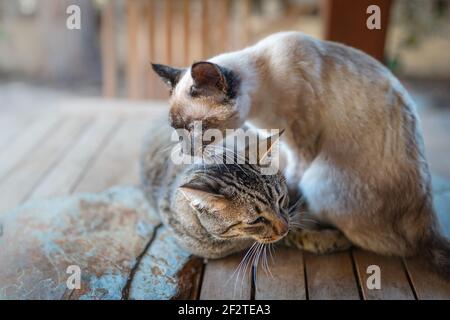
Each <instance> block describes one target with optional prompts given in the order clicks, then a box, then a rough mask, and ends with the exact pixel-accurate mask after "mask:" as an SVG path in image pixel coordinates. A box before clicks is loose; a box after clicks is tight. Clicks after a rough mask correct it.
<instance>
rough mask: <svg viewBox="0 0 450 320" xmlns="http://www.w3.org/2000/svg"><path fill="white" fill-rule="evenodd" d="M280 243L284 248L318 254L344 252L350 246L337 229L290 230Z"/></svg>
mask: <svg viewBox="0 0 450 320" xmlns="http://www.w3.org/2000/svg"><path fill="white" fill-rule="evenodd" d="M282 241H283V244H284V245H286V246H289V247H294V248H298V249H301V250H305V251H308V252H312V253H318V254H326V253H332V252H339V251H345V250H347V249H349V248H350V247H351V246H352V244H351V242H350V241H349V240H348V239H347V238H346V237H345V236H344V234H343V233H342V232H341V231H339V230H337V229H317V230H307V229H299V230H291V231H289V233H288V234H287V236H286V237H285V238H284V239H283V240H282Z"/></svg>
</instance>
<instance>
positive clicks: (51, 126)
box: [0, 115, 64, 181]
mask: <svg viewBox="0 0 450 320" xmlns="http://www.w3.org/2000/svg"><path fill="white" fill-rule="evenodd" d="M63 122H64V120H63V119H62V118H61V117H60V116H53V115H48V116H47V115H46V116H43V117H42V118H41V119H39V121H36V122H34V123H33V124H32V125H31V126H30V127H29V128H27V129H26V131H25V132H24V133H22V134H21V135H20V136H19V137H18V138H17V139H16V141H14V143H11V144H9V145H8V146H6V147H5V148H4V149H3V150H2V157H0V181H2V180H3V179H5V177H6V176H7V174H8V173H9V172H11V170H12V169H13V168H14V167H15V166H16V165H17V163H18V162H19V161H20V160H22V159H23V158H25V157H26V155H27V154H29V153H30V152H31V151H32V150H33V148H35V147H36V146H39V145H40V143H41V142H42V141H45V139H46V138H47V137H48V135H50V134H52V133H53V132H55V131H56V130H57V128H58V126H60V125H62V124H63ZM3 154H7V155H8V156H7V157H5V156H3Z"/></svg>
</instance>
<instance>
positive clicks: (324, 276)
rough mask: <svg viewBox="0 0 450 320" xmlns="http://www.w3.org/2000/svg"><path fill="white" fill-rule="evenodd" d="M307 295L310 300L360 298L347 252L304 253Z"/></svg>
mask: <svg viewBox="0 0 450 320" xmlns="http://www.w3.org/2000/svg"><path fill="white" fill-rule="evenodd" d="M304 257H305V263H306V278H307V283H308V297H309V299H311V300H319V299H324V300H341V299H342V300H355V299H360V296H359V293H358V283H357V279H356V277H355V274H354V270H353V266H352V259H351V255H350V253H349V252H339V253H334V254H329V255H314V254H309V253H308V254H305V255H304Z"/></svg>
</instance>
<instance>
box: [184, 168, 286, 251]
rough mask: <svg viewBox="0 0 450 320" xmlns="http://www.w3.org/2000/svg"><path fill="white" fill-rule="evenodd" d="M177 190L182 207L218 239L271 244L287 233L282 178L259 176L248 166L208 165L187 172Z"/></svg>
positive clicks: (257, 170)
mask: <svg viewBox="0 0 450 320" xmlns="http://www.w3.org/2000/svg"><path fill="white" fill-rule="evenodd" d="M188 176H189V177H190V181H189V182H188V183H186V184H184V185H183V186H181V187H180V188H179V189H178V192H180V193H181V194H182V197H180V198H182V199H184V201H186V202H187V203H185V205H186V206H190V207H191V208H192V209H194V210H195V211H196V213H197V217H198V219H199V222H200V223H201V225H202V226H203V228H204V229H206V230H207V231H208V233H209V234H211V235H213V236H214V237H216V238H218V239H249V240H250V239H253V240H256V241H258V242H261V243H271V242H275V241H278V240H280V239H281V238H283V237H284V236H285V235H286V234H287V232H288V230H289V216H288V202H289V199H288V191H287V186H286V184H285V182H284V177H283V176H282V175H281V174H280V173H278V174H275V175H262V174H261V173H260V168H259V167H258V166H256V165H251V164H241V165H238V164H228V165H225V164H223V165H210V166H206V167H204V166H200V167H196V168H193V169H192V170H191V171H190V172H188Z"/></svg>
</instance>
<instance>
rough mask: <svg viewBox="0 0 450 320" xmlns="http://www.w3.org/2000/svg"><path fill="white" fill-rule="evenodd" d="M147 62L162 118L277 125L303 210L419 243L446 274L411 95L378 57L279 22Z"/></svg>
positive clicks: (448, 260)
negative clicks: (179, 62)
mask: <svg viewBox="0 0 450 320" xmlns="http://www.w3.org/2000/svg"><path fill="white" fill-rule="evenodd" d="M153 68H154V70H155V71H156V72H157V73H158V74H159V75H160V76H161V77H162V78H163V79H164V80H165V81H166V82H167V83H168V84H169V86H170V88H171V91H172V93H171V97H170V104H171V109H170V122H171V125H172V126H173V127H175V128H180V127H182V128H187V129H190V128H191V125H192V123H193V122H194V121H196V120H200V121H203V127H204V129H207V128H219V129H222V130H223V129H226V128H238V127H241V126H243V125H244V123H245V122H247V121H248V122H250V123H251V124H252V125H254V126H256V127H258V128H264V129H270V128H283V129H285V130H286V131H285V134H284V142H285V152H286V154H287V155H288V165H287V167H286V168H285V175H286V176H287V179H288V182H289V185H290V187H291V188H293V189H295V190H298V191H299V192H300V193H301V194H302V195H303V197H304V198H305V200H306V203H307V210H308V214H307V216H308V218H311V217H313V218H314V219H315V220H317V221H318V222H319V223H321V224H324V225H328V226H332V227H335V228H337V229H339V230H340V231H341V232H342V233H343V234H344V235H345V236H346V237H347V238H348V239H349V240H350V241H351V242H352V243H353V244H354V245H356V246H359V247H361V248H363V249H367V250H371V251H373V252H376V253H380V254H386V255H395V256H402V257H406V256H412V255H426V256H427V257H428V258H429V259H430V260H431V261H432V263H433V264H434V265H435V266H437V267H438V268H439V270H440V271H442V272H444V273H446V274H447V275H450V245H449V242H448V241H447V240H446V239H444V238H443V237H442V236H441V235H440V234H439V232H438V227H437V218H436V216H435V212H434V209H433V204H432V193H431V181H430V174H429V169H428V165H427V162H426V159H425V155H424V147H423V141H422V135H421V131H420V124H419V120H418V117H417V115H416V111H415V107H414V103H413V101H412V100H411V98H410V97H409V95H408V93H407V92H406V90H405V89H404V88H403V87H402V85H401V84H400V83H399V81H398V80H397V79H396V78H395V77H394V76H393V75H392V74H391V72H390V71H389V70H387V69H386V68H385V67H384V66H383V65H382V64H380V63H379V62H378V61H376V60H375V59H373V58H371V57H369V56H368V55H366V54H364V53H363V52H361V51H359V50H356V49H353V48H350V47H347V46H344V45H341V44H337V43H332V42H326V41H320V40H317V39H313V38H311V37H309V36H306V35H304V34H302V33H298V32H284V33H278V34H274V35H272V36H269V37H267V38H265V39H263V40H262V41H260V42H259V43H257V44H256V45H254V46H252V47H249V48H246V49H244V50H242V51H237V52H232V53H225V54H222V55H219V56H217V57H214V58H212V59H210V60H208V61H203V62H197V63H195V64H193V65H192V66H191V67H189V68H187V69H176V68H172V67H167V66H162V65H153ZM319 234H320V232H319ZM318 240H319V241H320V236H319V237H318V238H317V239H315V240H314V241H318Z"/></svg>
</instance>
